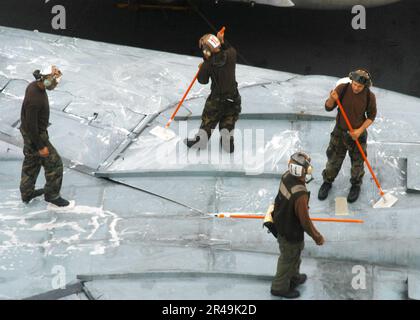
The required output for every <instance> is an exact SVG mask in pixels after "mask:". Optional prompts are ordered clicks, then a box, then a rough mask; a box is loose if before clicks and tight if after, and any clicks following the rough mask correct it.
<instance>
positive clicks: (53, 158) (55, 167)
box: [20, 130, 63, 201]
mask: <svg viewBox="0 0 420 320" xmlns="http://www.w3.org/2000/svg"><path fill="white" fill-rule="evenodd" d="M21 133H22V137H23V143H24V146H23V154H24V156H25V159H24V160H23V164H22V175H21V180H20V193H21V197H22V201H27V199H30V198H31V195H32V194H33V192H34V190H35V183H36V180H37V178H38V175H39V172H40V170H41V167H43V168H44V172H45V180H46V183H45V186H44V191H45V194H44V197H45V200H54V199H56V198H58V197H59V196H60V190H61V184H62V181H63V162H62V160H61V157H60V155H59V154H58V153H57V150H55V148H54V147H53V145H52V144H51V143H50V141H49V137H48V133H47V132H45V133H42V134H41V139H42V140H43V141H44V143H45V144H46V146H47V148H48V150H49V156H48V157H46V158H43V157H41V156H40V155H39V153H38V150H37V148H36V146H35V145H34V144H33V143H32V141H31V140H30V139H29V137H28V136H27V134H25V133H24V132H23V131H22V130H21Z"/></svg>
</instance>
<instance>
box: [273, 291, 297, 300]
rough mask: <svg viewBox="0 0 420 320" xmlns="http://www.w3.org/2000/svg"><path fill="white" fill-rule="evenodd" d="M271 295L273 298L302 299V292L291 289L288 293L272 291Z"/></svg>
mask: <svg viewBox="0 0 420 320" xmlns="http://www.w3.org/2000/svg"><path fill="white" fill-rule="evenodd" d="M271 294H272V295H273V296H277V297H283V298H287V299H296V298H299V297H300V292H299V291H297V290H295V289H291V290H289V291H287V292H280V291H277V290H273V289H271Z"/></svg>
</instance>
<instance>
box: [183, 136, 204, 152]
mask: <svg viewBox="0 0 420 320" xmlns="http://www.w3.org/2000/svg"><path fill="white" fill-rule="evenodd" d="M199 142H200V136H196V137H195V138H194V139H185V140H184V143H185V144H186V145H187V147H188V148H198V149H200V148H202V146H201V145H200V143H199Z"/></svg>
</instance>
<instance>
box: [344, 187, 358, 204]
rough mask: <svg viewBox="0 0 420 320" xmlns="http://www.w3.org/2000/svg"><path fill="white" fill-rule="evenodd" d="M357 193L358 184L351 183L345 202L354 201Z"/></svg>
mask: <svg viewBox="0 0 420 320" xmlns="http://www.w3.org/2000/svg"><path fill="white" fill-rule="evenodd" d="M359 194H360V186H355V185H352V186H351V188H350V192H349V195H348V196H347V202H349V203H352V202H355V201H356V200H357V198H359Z"/></svg>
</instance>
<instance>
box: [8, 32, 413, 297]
mask: <svg viewBox="0 0 420 320" xmlns="http://www.w3.org/2000/svg"><path fill="white" fill-rule="evenodd" d="M200 62H201V59H199V58H197V57H190V56H183V55H176V54H170V53H166V52H157V51H152V50H145V49H140V48H133V47H126V46H120V45H111V44H106V43H100V42H94V41H87V40H81V39H77V38H69V37H62V36H56V35H49V34H43V33H38V32H30V31H23V30H19V29H12V28H6V27H0V279H1V281H0V298H3V299H21V298H29V297H31V298H33V299H52V298H54V299H160V300H164V299H206V300H208V299H254V300H255V299H277V298H276V297H273V296H271V295H270V283H271V280H272V277H273V275H274V273H275V268H276V263H277V258H278V245H277V242H276V241H275V239H274V238H273V236H272V235H271V234H268V233H267V232H266V230H265V229H263V228H262V221H261V220H255V219H234V218H217V217H215V216H214V215H215V214H219V213H223V214H229V213H241V214H245V215H246V214H256V213H264V212H265V211H266V209H267V207H268V206H269V204H270V203H272V202H273V201H274V198H275V196H276V194H277V190H278V187H279V181H280V175H281V174H282V173H283V172H284V171H285V170H286V166H287V161H288V159H289V156H290V155H291V154H292V153H293V152H295V151H297V150H304V151H306V152H307V153H309V154H310V155H311V157H312V159H313V160H312V162H313V167H314V168H315V169H314V178H315V180H314V181H313V182H311V183H310V184H308V188H309V190H310V191H312V193H313V194H316V193H317V191H318V189H319V187H320V185H321V183H322V176H321V171H322V169H323V167H324V165H325V162H326V155H325V150H326V148H327V145H328V141H329V134H330V132H331V129H332V128H333V126H334V123H335V121H334V119H335V112H332V113H327V112H325V110H324V102H325V99H326V97H327V96H328V93H329V92H330V90H331V89H332V88H333V87H334V86H335V84H336V81H337V80H338V79H337V78H334V77H329V76H324V75H312V76H302V75H298V74H291V73H285V72H280V71H273V70H267V69H261V68H254V67H248V66H244V65H238V66H237V79H238V83H239V90H240V92H241V95H242V103H243V105H242V107H243V111H242V114H241V118H240V120H239V122H238V127H237V129H238V130H237V131H236V132H235V136H236V140H235V141H236V147H235V153H234V154H233V155H229V154H227V153H225V152H223V151H220V150H219V134H218V132H215V134H214V136H213V137H212V139H211V143H210V146H209V150H208V151H204V150H203V151H202V152H198V151H194V150H187V148H186V146H185V145H184V144H183V143H182V140H183V139H184V138H185V137H186V136H187V135H193V134H194V133H195V131H196V130H197V128H198V126H199V122H200V114H201V111H202V109H203V106H204V101H205V99H206V96H207V95H208V93H209V86H201V85H199V84H195V85H194V87H193V89H192V91H191V92H190V95H189V96H188V98H187V100H186V101H185V103H184V105H183V107H182V108H181V110H180V112H179V114H178V115H177V117H176V119H175V121H174V122H173V123H172V124H171V129H172V130H173V131H174V132H175V133H176V134H177V137H176V138H174V139H172V140H169V141H163V140H161V139H159V138H157V137H155V136H153V135H152V134H150V131H151V130H152V129H153V128H154V127H156V126H163V125H164V124H165V123H166V121H167V120H168V119H169V116H170V115H171V113H172V111H173V110H174V108H175V106H176V105H177V102H178V101H179V99H180V98H181V97H182V95H183V93H184V92H185V90H186V88H187V87H188V84H189V83H190V81H191V80H192V78H193V76H194V74H195V73H196V71H197V67H198V64H199V63H200ZM49 64H54V65H57V66H59V67H60V68H61V70H62V72H63V79H62V81H61V82H60V85H59V87H57V89H56V90H55V91H53V92H49V99H50V106H51V117H50V122H51V126H50V127H49V133H50V137H51V140H52V143H53V144H54V145H55V146H56V148H57V150H58V151H59V153H60V154H61V155H62V157H63V159H64V161H65V166H66V168H65V174H64V183H63V189H62V194H63V196H64V197H66V198H69V199H74V200H75V201H76V206H75V207H74V208H71V209H68V210H67V211H60V210H51V209H50V208H48V206H47V203H46V202H45V201H43V200H42V199H40V198H37V199H34V200H33V201H32V202H31V203H29V204H28V205H25V204H23V203H22V202H21V200H20V192H19V180H20V170H21V166H22V158H23V157H22V149H21V146H22V139H21V136H20V132H19V130H18V128H19V119H20V109H21V103H22V99H23V95H24V92H25V88H26V86H27V85H28V83H29V82H30V81H33V78H32V71H33V70H35V69H37V68H42V67H44V66H46V65H49ZM372 91H373V92H374V93H375V94H376V96H377V103H378V115H377V119H376V121H375V122H374V124H373V125H372V126H371V128H370V129H369V138H368V146H369V147H368V158H369V160H370V162H371V164H372V166H373V170H374V171H375V173H376V174H377V176H378V179H379V181H380V183H381V185H382V188H383V189H384V191H386V192H389V193H391V194H393V195H394V196H396V197H397V198H398V199H399V200H398V202H397V203H396V204H395V205H394V206H393V207H392V208H384V209H374V208H373V204H374V203H375V202H376V201H377V200H378V199H379V194H378V190H377V188H376V185H375V183H374V181H373V180H372V179H371V177H370V175H369V172H366V176H365V179H364V184H363V186H362V192H361V196H360V198H359V200H358V201H357V202H355V203H353V204H349V205H348V210H347V211H346V212H338V211H337V210H336V207H335V199H336V198H337V197H345V196H347V193H348V191H349V188H350V183H349V178H350V176H349V173H350V172H349V171H350V166H349V160H348V158H347V159H346V161H345V163H344V166H343V169H342V170H341V172H340V175H339V176H338V177H337V180H336V182H335V183H334V188H333V189H332V190H331V193H330V196H329V198H328V199H327V200H326V201H322V202H321V201H318V199H317V197H316V196H312V197H311V201H310V212H311V216H312V217H321V218H322V217H324V218H351V219H362V220H363V221H364V223H363V224H350V223H326V222H316V224H317V227H318V229H319V230H320V231H321V233H322V234H323V235H324V236H325V238H326V243H325V244H324V246H322V247H318V246H316V245H315V244H314V243H313V241H312V239H309V238H308V237H306V240H305V246H306V248H305V250H304V257H303V263H302V271H303V272H305V273H307V274H308V277H309V279H308V281H307V282H306V283H305V284H304V285H303V286H302V287H301V289H300V290H301V294H302V295H301V298H302V299H407V298H411V299H419V298H420V274H419V269H420V231H419V225H420V195H419V191H420V174H419V167H420V127H419V126H418V119H419V116H420V109H419V106H420V99H419V98H415V97H411V96H407V95H403V94H399V93H396V92H392V91H388V90H383V89H380V88H377V87H374V88H372ZM42 179H43V178H42V177H41V176H40V178H39V181H38V185H39V186H42V183H43V181H42ZM339 214H340V215H339ZM62 287H65V289H60V288H62Z"/></svg>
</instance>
